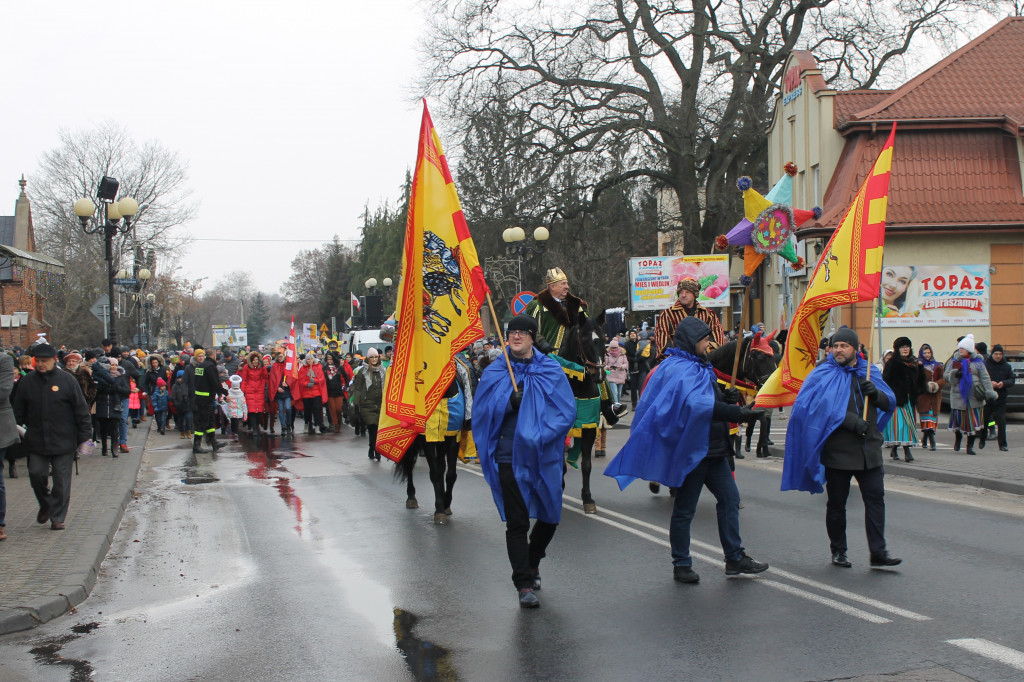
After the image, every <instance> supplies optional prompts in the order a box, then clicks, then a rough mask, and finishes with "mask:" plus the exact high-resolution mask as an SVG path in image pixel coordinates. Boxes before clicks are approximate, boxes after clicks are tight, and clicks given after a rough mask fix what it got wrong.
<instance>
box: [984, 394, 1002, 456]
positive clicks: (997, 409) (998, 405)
mask: <svg viewBox="0 0 1024 682" xmlns="http://www.w3.org/2000/svg"><path fill="white" fill-rule="evenodd" d="M990 405H991V407H989V406H990ZM985 413H986V415H988V416H986V418H985V428H986V429H987V428H988V424H989V421H991V420H993V419H994V420H995V422H996V434H997V437H998V439H999V447H1001V448H1005V447H1006V402H999V401H998V400H996V401H992V402H989V403H985Z"/></svg>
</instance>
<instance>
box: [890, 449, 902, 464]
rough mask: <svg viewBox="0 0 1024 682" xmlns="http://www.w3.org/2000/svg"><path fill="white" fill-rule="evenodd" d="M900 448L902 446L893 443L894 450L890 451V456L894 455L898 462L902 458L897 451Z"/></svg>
mask: <svg viewBox="0 0 1024 682" xmlns="http://www.w3.org/2000/svg"><path fill="white" fill-rule="evenodd" d="M899 449H900V446H898V445H893V446H892V452H890V453H889V456H890V457H892V458H893V459H895V460H896V461H897V462H898V461H899V459H900V455H899V453H898V452H897V451H898V450H899Z"/></svg>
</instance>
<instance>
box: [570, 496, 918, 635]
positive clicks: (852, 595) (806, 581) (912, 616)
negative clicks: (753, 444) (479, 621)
mask: <svg viewBox="0 0 1024 682" xmlns="http://www.w3.org/2000/svg"><path fill="white" fill-rule="evenodd" d="M562 499H565V500H571V501H572V502H575V503H577V504H583V503H582V502H581V501H580V500H577V499H576V498H573V497H570V496H569V495H563V496H562ZM600 513H601V514H606V515H608V516H614V517H616V518H620V519H623V520H625V521H629V522H630V523H633V524H636V525H638V526H643V527H644V528H649V529H651V530H654V531H656V532H658V533H662V534H664V535H667V534H668V529H667V528H663V527H661V526H656V525H654V524H653V523H647V522H646V521H641V520H639V519H634V518H632V517H630V516H627V515H625V514H620V513H619V512H616V511H612V510H611V509H606V508H604V507H602V508H601V511H600ZM690 544H691V545H696V546H698V547H700V548H701V549H704V550H708V551H716V550H717V549H718V548H717V547H716V546H715V545H710V544H708V543H706V542H701V541H700V540H694V539H692V538H691V539H690ZM771 572H772V573H773V574H774V575H776V576H778V577H780V578H785V579H786V580H792V581H793V582H795V583H801V584H803V585H807V586H808V587H813V588H815V589H817V590H821V591H822V592H828V593H830V594H834V595H836V596H838V597H842V598H844V599H849V600H850V601H856V602H860V603H861V604H864V605H866V606H871V607H873V608H876V609H878V610H879V611H885V612H886V613H891V614H893V615H894V616H901V617H903V618H907V619H908V620H931V618H929V617H928V616H924V615H921V614H920V613H915V612H914V611H909V610H907V609H902V608H900V607H898V606H894V605H892V604H887V603H885V602H883V601H878V600H877V599H872V598H871V597H865V596H863V595H860V594H857V593H856V592H850V591H849V590H844V589H842V588H839V587H832V586H831V585H828V584H826V583H821V582H818V581H817V580H811V579H810V578H804V577H803V576H800V575H797V574H795V573H790V572H789V571H785V570H782V569H781V568H772V569H771Z"/></svg>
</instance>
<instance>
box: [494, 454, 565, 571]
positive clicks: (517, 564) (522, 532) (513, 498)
mask: <svg viewBox="0 0 1024 682" xmlns="http://www.w3.org/2000/svg"><path fill="white" fill-rule="evenodd" d="M498 478H499V480H500V481H501V495H502V497H503V498H504V502H505V546H506V548H507V549H508V561H509V563H510V564H512V582H513V583H514V584H515V586H516V589H522V588H524V587H530V586H532V585H533V575H534V572H535V571H536V570H537V569H538V568H539V567H540V560H541V559H543V558H544V557H545V556H546V553H545V552H546V550H547V548H548V544H549V543H550V542H551V538H553V537H554V536H555V529H556V528H558V524H557V523H546V522H544V521H540V520H537V522H536V523H534V524H533V531H532V532H530V510H529V509H528V508H527V507H526V500H524V499H523V493H522V491H521V490H520V489H519V483H518V482H517V481H516V476H515V472H514V471H513V470H512V465H511V464H499V465H498ZM527 533H529V537H527Z"/></svg>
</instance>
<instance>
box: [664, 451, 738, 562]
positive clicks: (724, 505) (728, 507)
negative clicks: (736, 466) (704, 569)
mask: <svg viewBox="0 0 1024 682" xmlns="http://www.w3.org/2000/svg"><path fill="white" fill-rule="evenodd" d="M704 486H707V487H708V490H710V491H711V494H712V495H714V496H715V499H717V500H718V505H717V506H716V507H715V508H716V509H717V510H718V539H719V540H721V542H722V550H723V551H724V552H725V558H726V560H727V561H728V560H731V561H736V560H738V559H740V558H741V557H742V556H743V545H742V543H741V540H740V491H739V489H738V488H737V487H736V481H735V480H734V479H733V477H732V471H731V470H730V469H729V462H728V461H727V460H726V458H725V457H707V458H705V459H702V460H701V462H700V464H698V465H697V468H695V469H694V470H693V471H691V472H690V473H689V474H687V476H686V480H684V481H683V485H682V487H681V488H679V490H677V491H676V498H675V504H674V505H673V507H672V521H671V523H670V524H669V543H670V544H671V545H672V565H673V566H692V565H693V560H692V559H691V558H690V522H691V521H692V520H693V513H694V512H695V511H696V510H697V500H698V499H700V492H701V490H702V489H703V488H704Z"/></svg>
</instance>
